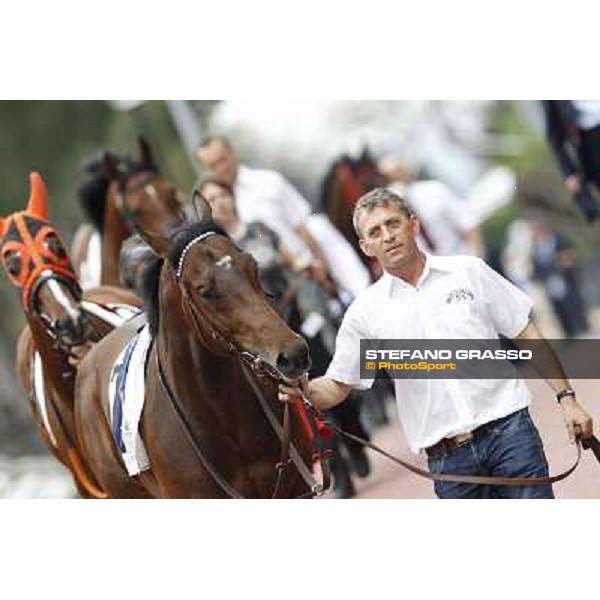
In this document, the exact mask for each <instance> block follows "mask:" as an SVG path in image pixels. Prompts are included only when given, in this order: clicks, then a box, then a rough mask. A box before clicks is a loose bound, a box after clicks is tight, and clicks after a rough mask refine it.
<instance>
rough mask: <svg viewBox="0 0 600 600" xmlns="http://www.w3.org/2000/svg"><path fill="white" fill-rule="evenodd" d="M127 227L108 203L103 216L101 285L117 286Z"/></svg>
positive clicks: (113, 206) (111, 203)
mask: <svg viewBox="0 0 600 600" xmlns="http://www.w3.org/2000/svg"><path fill="white" fill-rule="evenodd" d="M129 235H130V231H129V227H128V226H127V224H126V223H125V221H124V220H123V218H122V216H121V214H120V213H119V211H118V209H117V207H116V206H115V203H114V202H112V201H109V202H108V203H107V205H106V214H105V216H104V232H103V234H102V275H101V279H100V282H101V284H102V285H115V286H119V285H120V281H119V257H120V254H121V247H122V245H123V242H124V241H125V240H126V239H127V238H128V237H129Z"/></svg>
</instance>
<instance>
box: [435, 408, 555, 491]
mask: <svg viewBox="0 0 600 600" xmlns="http://www.w3.org/2000/svg"><path fill="white" fill-rule="evenodd" d="M429 470H430V471H431V472H432V473H449V474H454V475H458V474H460V475H487V476H489V475H491V476H493V477H547V476H548V462H547V460H546V456H545V454H544V448H543V446H542V440H541V439H540V435H539V433H538V431H537V429H536V427H535V425H534V424H533V421H532V420H531V416H530V415H529V411H528V410H527V409H526V408H525V409H523V410H519V411H517V412H515V413H513V414H511V415H508V416H507V417H504V418H502V419H498V420H497V421H494V422H493V424H491V426H490V428H489V429H488V430H487V431H485V432H484V433H483V434H482V435H481V436H479V437H477V438H475V439H473V440H471V441H470V442H468V443H467V444H465V445H463V446H460V447H458V448H453V449H451V450H447V451H442V452H439V453H436V454H434V455H433V456H430V457H429ZM434 489H435V493H436V495H437V496H438V498H444V499H446V498H554V493H553V491H552V486H551V485H528V486H518V487H512V486H500V485H474V484H469V483H449V482H445V481H436V482H435V483H434Z"/></svg>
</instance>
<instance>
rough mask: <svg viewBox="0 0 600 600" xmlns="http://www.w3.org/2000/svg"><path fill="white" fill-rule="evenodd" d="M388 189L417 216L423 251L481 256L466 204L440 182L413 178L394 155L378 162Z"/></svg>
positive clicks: (479, 242)
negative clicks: (403, 201) (400, 198)
mask: <svg viewBox="0 0 600 600" xmlns="http://www.w3.org/2000/svg"><path fill="white" fill-rule="evenodd" d="M378 166H379V171H380V173H381V174H382V175H383V176H384V177H385V179H386V182H387V186H388V188H389V189H390V190H391V191H393V192H395V193H397V194H398V195H400V196H401V197H403V198H405V200H406V202H407V203H408V205H409V206H410V208H411V210H412V211H414V213H415V214H416V215H417V216H418V217H419V222H420V223H421V232H420V236H419V244H420V246H421V248H423V249H424V250H426V251H428V252H431V253H432V254H437V255H441V256H446V255H451V254H471V255H473V256H479V257H480V258H484V257H485V248H484V244H483V241H482V238H481V234H480V233H479V230H478V229H477V227H476V226H475V222H474V221H473V219H472V218H471V217H470V216H469V214H468V211H467V210H466V209H467V207H466V205H465V204H464V202H462V201H461V200H460V198H458V197H457V196H456V194H454V192H453V191H452V190H451V189H450V188H449V187H448V186H447V185H446V184H444V183H442V182H441V181H434V180H427V181H416V180H415V178H414V174H413V173H412V171H411V169H410V168H409V167H408V165H406V164H405V163H403V162H402V161H401V160H400V159H398V158H397V157H395V156H385V157H383V158H382V159H381V160H380V161H379V163H378Z"/></svg>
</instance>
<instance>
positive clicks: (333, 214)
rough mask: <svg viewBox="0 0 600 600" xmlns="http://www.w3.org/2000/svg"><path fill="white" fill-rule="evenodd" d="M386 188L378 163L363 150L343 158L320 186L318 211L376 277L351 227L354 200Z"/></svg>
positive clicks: (335, 164)
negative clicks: (323, 213)
mask: <svg viewBox="0 0 600 600" xmlns="http://www.w3.org/2000/svg"><path fill="white" fill-rule="evenodd" d="M384 185H385V179H384V177H383V176H382V175H381V174H380V173H379V171H378V169H377V163H376V162H375V160H374V159H373V157H372V156H371V153H370V152H369V150H368V148H365V149H364V150H363V152H362V153H361V154H360V156H358V158H353V157H351V156H348V155H346V154H345V155H343V156H341V157H340V158H338V159H337V160H336V161H335V162H334V163H333V164H332V165H331V167H330V168H329V170H328V171H327V173H326V175H325V177H324V179H323V183H322V185H321V209H322V210H323V212H325V213H327V215H328V216H329V218H330V219H331V222H332V223H333V224H334V225H335V226H336V227H337V228H338V229H339V230H340V231H341V232H342V234H343V235H344V237H345V238H346V239H347V240H348V242H350V244H351V245H352V247H353V248H354V250H355V251H356V253H357V254H358V256H360V257H361V259H362V260H363V262H364V263H365V265H367V267H369V270H370V271H371V274H372V276H373V277H375V276H376V275H378V274H377V273H376V271H375V269H374V263H373V262H372V261H369V259H368V258H367V257H366V256H365V255H364V253H363V252H362V251H361V249H360V246H359V244H358V237H357V235H356V232H355V231H354V226H353V225H352V214H353V212H354V205H355V204H356V202H357V200H358V199H359V198H360V197H361V196H362V195H363V194H366V193H367V192H370V191H371V190H373V189H375V188H377V187H381V186H384Z"/></svg>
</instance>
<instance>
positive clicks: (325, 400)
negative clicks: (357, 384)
mask: <svg viewBox="0 0 600 600" xmlns="http://www.w3.org/2000/svg"><path fill="white" fill-rule="evenodd" d="M350 389H351V387H350V386H349V385H346V384H345V383H340V382H339V381H334V380H333V379H330V378H329V377H317V378H316V379H313V380H312V381H310V382H309V384H308V391H309V393H310V400H311V402H312V403H313V405H314V406H315V408H318V409H319V410H327V409H329V408H333V407H334V406H337V405H338V404H341V403H342V402H343V401H344V400H345V399H346V397H347V396H348V394H349V393H350Z"/></svg>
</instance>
